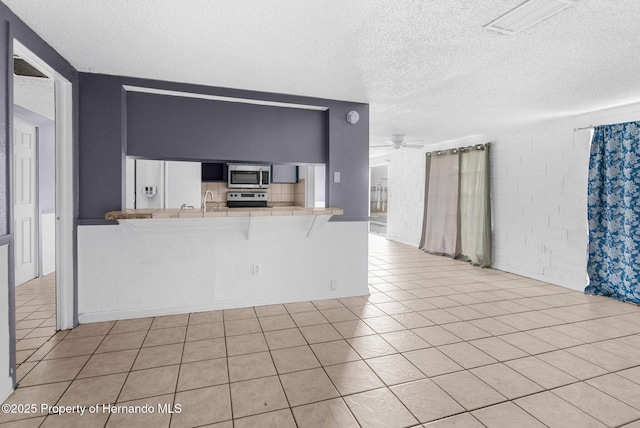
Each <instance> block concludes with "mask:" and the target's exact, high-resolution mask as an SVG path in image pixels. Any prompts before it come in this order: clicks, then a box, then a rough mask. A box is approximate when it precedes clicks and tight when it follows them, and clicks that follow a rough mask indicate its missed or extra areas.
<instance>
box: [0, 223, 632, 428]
mask: <svg viewBox="0 0 640 428" xmlns="http://www.w3.org/2000/svg"><path fill="white" fill-rule="evenodd" d="M369 260H370V264H369V284H370V287H369V289H370V292H371V294H370V296H366V297H352V298H346V299H335V300H324V301H315V302H301V303H293V304H286V305H272V306H263V307H256V308H243V309H236V310H228V311H214V312H206V313H196V314H183V315H174V316H167V317H155V318H145V319H136V320H125V321H118V322H105V323H95V324H85V325H82V326H79V327H78V328H76V329H74V330H72V331H63V332H58V333H56V334H55V335H53V336H51V334H52V333H53V325H54V323H53V320H54V318H53V315H54V313H53V310H54V308H53V278H52V277H51V278H44V279H41V280H37V281H35V282H33V283H29V284H25V285H23V286H21V287H19V288H18V291H17V317H18V323H17V328H18V330H17V336H18V339H19V340H18V343H17V346H18V355H17V357H18V358H17V359H18V363H19V364H20V365H19V367H18V377H19V379H20V387H19V388H18V390H17V391H16V392H15V393H14V394H13V395H12V396H11V397H10V398H9V399H8V400H7V401H6V403H16V404H17V403H23V404H24V403H37V404H38V405H40V404H42V403H48V404H51V405H54V404H58V405H94V404H97V403H100V404H117V405H123V404H126V405H140V406H143V405H150V406H155V407H154V409H155V410H156V411H155V412H154V413H146V414H143V413H135V414H126V413H113V412H112V413H109V412H102V411H100V412H97V413H94V414H85V415H83V416H79V415H77V414H67V415H58V414H48V415H47V414H46V413H45V414H41V413H39V412H37V413H35V414H33V413H32V414H25V413H22V414H0V426H12V427H14V426H15V427H18V426H25V427H30V426H33V427H36V426H43V427H50V426H64V427H75V426H78V427H93V426H96V427H102V426H109V427H111V426H126V427H136V426H153V427H166V426H172V427H173V426H176V427H179V426H215V427H232V426H235V427H263V426H277V427H289V426H291V427H294V426H299V427H323V426H326V427H350V426H354V427H357V426H363V427H376V426H379V427H405V426H420V425H421V424H422V425H423V426H429V427H435V428H447V427H465V428H466V427H470V428H473V427H483V426H485V427H489V428H494V427H509V428H511V427H544V426H549V427H571V428H578V427H580V428H581V427H604V426H609V427H617V426H627V427H630V428H640V307H638V306H635V305H631V304H626V303H621V302H618V301H615V300H611V299H607V298H603V297H593V296H586V295H584V294H582V293H579V292H573V291H571V290H568V289H564V288H561V287H556V286H552V285H549V284H545V283H542V282H539V281H534V280H531V279H527V278H523V277H519V276H516V275H512V274H508V273H504V272H500V271H496V270H492V269H477V268H473V267H471V266H469V265H468V264H467V263H464V262H458V261H454V260H450V259H447V258H443V257H438V256H432V255H428V254H424V253H422V252H420V251H418V250H416V249H415V248H412V247H408V246H405V245H402V244H397V243H393V242H390V241H386V240H385V239H384V238H381V237H380V236H376V235H371V236H370V252H369ZM50 336H51V337H50ZM177 404H180V405H181V407H182V411H181V412H180V413H174V414H170V413H166V412H160V411H158V407H157V406H158V405H161V406H162V405H168V406H173V405H177Z"/></svg>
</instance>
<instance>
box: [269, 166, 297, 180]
mask: <svg viewBox="0 0 640 428" xmlns="http://www.w3.org/2000/svg"><path fill="white" fill-rule="evenodd" d="M271 182H272V183H297V182H298V167H297V166H296V165H272V166H271Z"/></svg>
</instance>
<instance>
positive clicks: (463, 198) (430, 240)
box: [420, 144, 491, 267]
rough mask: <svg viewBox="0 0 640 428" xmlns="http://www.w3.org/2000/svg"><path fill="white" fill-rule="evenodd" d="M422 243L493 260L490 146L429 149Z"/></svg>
mask: <svg viewBox="0 0 640 428" xmlns="http://www.w3.org/2000/svg"><path fill="white" fill-rule="evenodd" d="M425 180H426V182H425V206H424V217H423V228H422V238H421V240H420V248H421V249H422V250H424V251H426V252H429V253H433V254H442V255H448V256H450V257H455V258H458V259H462V260H468V261H471V263H472V264H473V265H476V266H481V267H486V266H490V265H491V193H490V188H489V183H490V176H489V145H488V144H486V145H478V146H472V147H467V148H462V149H455V150H450V151H447V152H440V154H437V153H428V154H427V164H426V177H425Z"/></svg>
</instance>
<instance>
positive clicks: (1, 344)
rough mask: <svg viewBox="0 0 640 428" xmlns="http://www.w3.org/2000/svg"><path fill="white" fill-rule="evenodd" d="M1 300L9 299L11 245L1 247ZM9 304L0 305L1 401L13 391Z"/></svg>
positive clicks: (6, 300)
mask: <svg viewBox="0 0 640 428" xmlns="http://www.w3.org/2000/svg"><path fill="white" fill-rule="evenodd" d="M0 301H2V302H8V301H9V246H8V245H3V246H1V247H0ZM9 340H10V337H9V305H8V304H7V305H5V304H2V305H0V350H1V351H0V370H2V371H1V372H0V402H3V401H4V400H5V399H6V398H7V397H8V396H9V394H11V392H13V380H12V379H11V376H10V375H9V367H11V365H10V364H9V361H10V358H11V343H10V342H9Z"/></svg>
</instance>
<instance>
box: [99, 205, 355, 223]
mask: <svg viewBox="0 0 640 428" xmlns="http://www.w3.org/2000/svg"><path fill="white" fill-rule="evenodd" d="M342 214H344V210H343V209H342V208H303V207H273V208H227V207H222V208H217V209H213V208H210V209H208V210H207V212H205V213H203V212H202V210H200V209H190V210H179V209H140V210H124V211H109V212H108V213H106V214H105V215H104V218H105V220H125V219H126V220H130V219H153V218H202V217H268V216H273V217H276V216H298V215H342Z"/></svg>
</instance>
